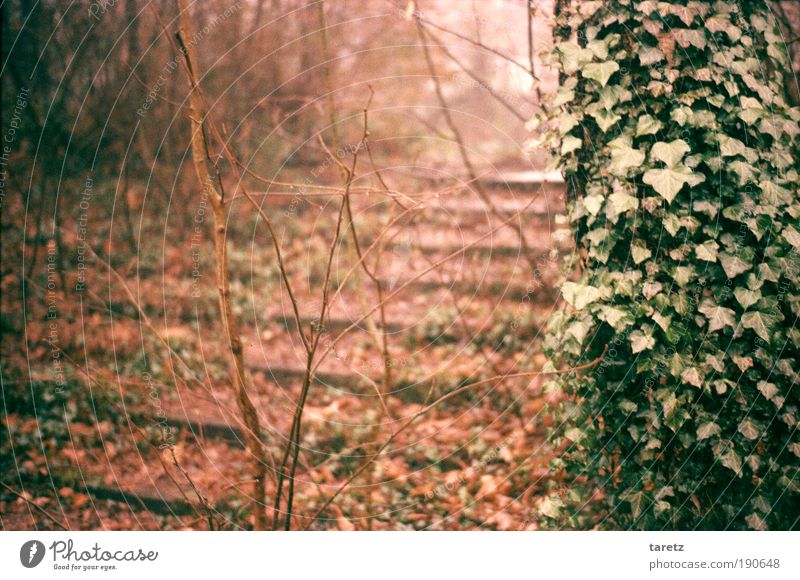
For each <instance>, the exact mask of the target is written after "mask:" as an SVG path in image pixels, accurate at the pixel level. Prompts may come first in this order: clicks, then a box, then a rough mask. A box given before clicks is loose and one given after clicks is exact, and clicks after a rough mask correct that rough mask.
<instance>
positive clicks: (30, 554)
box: [19, 540, 45, 568]
mask: <svg viewBox="0 0 800 580" xmlns="http://www.w3.org/2000/svg"><path fill="white" fill-rule="evenodd" d="M44 552H45V550H44V544H43V543H41V542H40V541H39V540H29V541H27V542H25V543H24V544H22V547H21V548H20V549H19V561H20V562H22V565H23V566H25V567H26V568H35V567H36V566H38V565H39V564H41V562H42V560H43V559H44Z"/></svg>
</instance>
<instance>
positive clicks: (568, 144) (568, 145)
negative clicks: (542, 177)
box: [561, 135, 582, 155]
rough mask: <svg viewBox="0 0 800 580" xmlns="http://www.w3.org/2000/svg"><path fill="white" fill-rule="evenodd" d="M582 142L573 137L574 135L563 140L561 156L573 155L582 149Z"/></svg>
mask: <svg viewBox="0 0 800 580" xmlns="http://www.w3.org/2000/svg"><path fill="white" fill-rule="evenodd" d="M581 144H582V142H581V140H580V139H578V138H577V137H573V136H572V135H568V136H567V137H564V139H562V140H561V155H566V154H568V153H572V152H573V151H575V150H576V149H580V148H581Z"/></svg>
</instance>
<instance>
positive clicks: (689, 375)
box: [681, 367, 703, 388]
mask: <svg viewBox="0 0 800 580" xmlns="http://www.w3.org/2000/svg"><path fill="white" fill-rule="evenodd" d="M681 380H682V381H683V382H684V383H686V384H687V385H692V386H694V387H698V388H700V387H702V386H703V375H701V374H700V371H699V370H698V369H697V367H689V368H687V369H686V370H684V371H683V372H682V373H681Z"/></svg>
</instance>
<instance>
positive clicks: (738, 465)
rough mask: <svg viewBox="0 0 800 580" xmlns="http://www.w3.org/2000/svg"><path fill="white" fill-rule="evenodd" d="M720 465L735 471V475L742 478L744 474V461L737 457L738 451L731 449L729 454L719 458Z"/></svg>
mask: <svg viewBox="0 0 800 580" xmlns="http://www.w3.org/2000/svg"><path fill="white" fill-rule="evenodd" d="M719 461H720V463H722V465H724V466H725V467H727V468H728V469H730V470H731V471H733V472H734V473H735V474H737V475H739V476H741V474H742V460H741V458H740V457H739V455H737V453H736V451H734V450H733V449H729V450H728V452H727V453H725V454H723V455H722V456H720V458H719Z"/></svg>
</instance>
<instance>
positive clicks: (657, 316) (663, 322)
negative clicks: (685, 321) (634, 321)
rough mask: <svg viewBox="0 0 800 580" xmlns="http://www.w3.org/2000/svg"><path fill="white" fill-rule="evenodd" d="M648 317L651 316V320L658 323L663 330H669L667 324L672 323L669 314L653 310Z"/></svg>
mask: <svg viewBox="0 0 800 580" xmlns="http://www.w3.org/2000/svg"><path fill="white" fill-rule="evenodd" d="M650 318H652V319H653V321H655V323H656V324H658V326H660V327H661V330H663V331H664V332H666V331H667V330H669V325H670V324H671V323H672V317H671V316H664V315H663V314H661V313H660V312H654V313H653V314H652V316H650Z"/></svg>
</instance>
